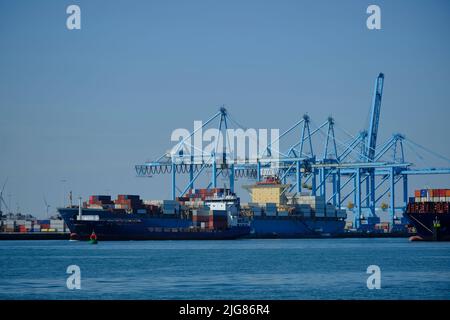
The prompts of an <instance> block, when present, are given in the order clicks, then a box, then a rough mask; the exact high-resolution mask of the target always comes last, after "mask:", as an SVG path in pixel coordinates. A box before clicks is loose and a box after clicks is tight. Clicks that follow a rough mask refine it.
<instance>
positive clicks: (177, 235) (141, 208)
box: [58, 189, 250, 241]
mask: <svg viewBox="0 0 450 320" xmlns="http://www.w3.org/2000/svg"><path fill="white" fill-rule="evenodd" d="M224 191H225V190H223V189H209V190H204V191H203V192H202V193H201V194H193V193H191V197H189V198H188V199H189V202H190V201H191V200H192V201H193V202H196V200H197V199H198V198H200V199H201V198H203V199H204V200H202V202H203V205H201V206H200V205H199V206H198V207H197V208H194V207H187V206H186V205H184V203H185V202H186V201H183V200H185V199H180V198H179V199H177V200H173V201H172V200H164V201H143V200H142V199H140V196H138V195H119V196H118V198H117V199H116V200H114V201H113V200H111V196H106V195H96V196H91V197H90V198H89V202H85V203H83V204H81V200H80V203H79V205H78V206H70V207H68V208H58V212H59V213H60V215H61V217H62V218H63V219H64V221H65V223H66V224H67V226H68V227H69V229H70V232H71V238H72V239H77V240H87V239H89V237H90V235H91V234H92V233H93V232H95V234H96V235H97V238H98V239H99V240H100V241H102V240H226V239H236V238H239V237H243V236H245V235H247V234H249V233H250V227H249V223H248V221H247V220H246V219H243V218H242V217H239V211H238V210H237V208H235V207H234V206H233V203H234V202H233V201H229V198H233V199H234V198H235V195H232V194H229V193H225V192H224Z"/></svg>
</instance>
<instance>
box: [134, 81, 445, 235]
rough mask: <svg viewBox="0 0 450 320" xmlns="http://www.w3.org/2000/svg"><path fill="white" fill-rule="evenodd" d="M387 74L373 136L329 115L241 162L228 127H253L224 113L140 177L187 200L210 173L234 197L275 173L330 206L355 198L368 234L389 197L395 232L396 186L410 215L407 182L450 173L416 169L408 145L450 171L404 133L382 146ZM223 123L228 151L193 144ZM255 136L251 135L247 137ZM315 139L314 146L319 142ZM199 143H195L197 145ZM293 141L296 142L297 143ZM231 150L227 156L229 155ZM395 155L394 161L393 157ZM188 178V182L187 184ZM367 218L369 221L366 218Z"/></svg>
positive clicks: (377, 95) (298, 125) (376, 99)
mask: <svg viewBox="0 0 450 320" xmlns="http://www.w3.org/2000/svg"><path fill="white" fill-rule="evenodd" d="M383 86H384V75H383V74H382V73H380V74H379V75H378V77H377V78H376V81H375V88H374V93H373V98H372V105H371V111H370V112H371V116H370V122H369V128H368V130H363V131H361V132H360V133H359V134H358V135H357V136H353V135H351V134H350V133H348V132H347V131H346V130H345V129H343V128H340V127H339V126H336V122H335V120H334V118H332V117H331V116H330V117H329V118H328V119H327V120H326V121H324V122H323V123H321V124H319V125H315V123H314V122H313V121H312V119H311V118H310V117H309V116H308V115H307V114H305V115H303V116H302V117H301V119H299V120H298V121H296V122H295V123H294V124H293V125H292V126H290V127H289V128H288V129H287V130H285V131H284V132H282V133H281V134H279V136H278V137H277V138H276V139H273V140H272V141H271V142H270V143H268V144H267V145H266V146H265V147H264V148H263V150H258V153H257V156H256V157H255V158H252V159H250V158H244V159H242V158H239V157H237V155H236V154H235V153H233V152H230V150H232V148H228V149H227V148H226V147H227V146H229V145H230V142H231V140H232V137H229V136H228V129H229V128H231V127H233V129H236V130H242V131H243V132H244V133H245V132H248V130H249V129H247V128H245V127H243V126H242V125H240V124H239V122H238V121H236V120H235V119H234V118H233V117H232V116H231V115H230V113H229V112H228V111H227V109H225V107H223V106H222V107H220V109H219V111H218V112H217V113H216V114H214V115H213V116H212V117H210V118H209V119H208V120H207V121H205V122H204V123H202V125H201V126H199V127H197V128H194V130H193V131H192V132H191V133H190V134H189V135H188V136H186V137H184V138H183V139H181V140H180V141H179V142H178V143H177V144H176V145H175V146H174V147H173V148H172V150H171V152H168V153H165V154H163V155H162V156H161V157H159V158H157V159H156V161H148V162H146V163H144V164H139V165H136V166H135V171H136V174H137V176H139V177H151V176H153V175H155V174H170V175H171V180H172V192H171V194H172V198H173V199H175V198H176V197H177V196H183V195H185V194H186V193H187V192H188V191H189V189H192V188H194V185H196V184H197V183H198V180H199V177H200V176H202V174H205V172H208V173H210V175H211V177H210V179H208V180H209V182H208V183H207V185H206V187H207V188H216V187H217V183H218V182H217V178H218V177H219V176H223V177H225V178H226V179H227V180H228V184H229V188H230V189H231V190H233V191H234V188H235V180H237V179H256V180H257V181H259V180H261V179H262V177H263V176H265V175H277V176H278V177H279V178H280V180H281V181H283V182H284V183H289V184H290V188H287V189H286V192H289V193H300V192H303V191H304V189H307V191H308V192H310V193H311V194H313V195H320V196H323V197H324V198H325V199H326V201H327V202H328V203H332V204H333V205H335V206H336V207H340V208H342V207H343V204H344V203H345V201H347V200H349V199H351V198H350V197H352V196H353V204H354V206H353V208H352V210H353V212H354V226H355V227H356V228H357V229H362V228H363V226H362V224H361V221H362V220H363V219H364V220H366V221H369V222H370V223H368V224H365V228H367V226H369V228H370V226H372V225H374V224H375V223H376V222H377V221H379V218H378V217H377V215H376V208H377V203H380V201H381V200H382V199H384V198H386V197H388V198H389V210H390V220H391V226H395V220H396V211H395V210H396V185H397V184H400V185H402V187H403V201H402V205H401V206H399V207H398V208H399V209H404V208H405V207H406V205H407V202H408V176H409V175H429V174H450V167H444V168H416V167H414V166H413V164H412V163H410V162H407V161H406V160H405V152H404V145H405V144H406V145H408V146H409V147H411V148H415V149H420V150H422V151H425V152H427V153H429V154H432V155H434V156H435V157H439V158H440V159H441V160H444V161H445V162H446V163H448V164H449V166H450V159H447V158H445V157H443V156H441V155H439V154H437V153H436V152H433V151H432V150H429V149H427V148H426V147H423V146H421V145H419V144H417V143H415V142H413V141H411V140H409V139H407V138H406V137H405V136H404V135H402V134H399V133H395V134H393V135H392V137H391V138H389V139H388V140H387V141H385V142H384V143H382V144H381V145H380V146H377V138H378V128H379V123H380V112H381V100H382V96H383ZM215 121H217V122H218V124H216V126H215V128H217V129H218V132H220V133H221V134H222V136H223V137H224V139H223V143H222V145H220V144H219V143H218V140H217V142H215V143H214V144H212V145H210V148H209V149H208V150H205V149H203V148H202V147H201V146H200V147H199V146H197V145H195V143H193V141H192V140H193V139H194V138H195V137H196V136H198V135H201V134H202V131H203V130H206V129H207V128H209V127H210V126H212V124H213V123H215ZM336 128H337V129H339V130H340V131H341V132H342V133H343V134H344V135H345V138H344V139H339V138H338V137H337V136H336V134H335V129H336ZM292 135H294V136H296V137H298V138H297V139H295V140H297V141H296V142H295V143H294V144H292V142H291V143H289V142H288V145H289V146H288V147H287V148H286V149H285V150H284V151H283V150H280V149H281V147H277V146H281V145H282V142H284V141H285V140H287V138H288V137H289V136H290V137H291V138H292ZM249 137H250V138H251V135H249ZM314 139H315V141H316V143H314V142H313V140H314ZM194 140H195V139H194ZM318 140H319V141H320V142H319V143H323V146H322V148H323V149H322V150H323V153H322V154H321V155H319V154H317V153H315V151H316V150H317V149H318V146H317V141H318ZM291 141H292V140H291ZM227 150H228V152H227ZM389 154H390V155H391V156H390V157H388V155H389ZM178 175H187V183H186V184H184V185H181V181H180V180H182V179H178V178H177V176H178ZM184 180H186V179H184ZM364 213H366V216H365V215H364Z"/></svg>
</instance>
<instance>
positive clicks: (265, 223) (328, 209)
mask: <svg viewBox="0 0 450 320" xmlns="http://www.w3.org/2000/svg"><path fill="white" fill-rule="evenodd" d="M289 187H290V185H289V184H282V183H281V182H280V181H279V179H278V178H277V177H267V178H266V179H265V180H263V181H260V182H257V183H256V184H253V185H249V186H244V188H246V189H247V190H248V191H249V192H250V195H251V199H252V202H250V203H248V204H246V205H243V206H242V211H243V212H245V213H246V215H247V216H249V217H250V219H251V227H252V232H251V237H256V238H313V237H333V236H338V235H342V234H343V233H344V228H345V220H346V218H347V213H346V210H342V209H339V208H336V207H335V206H333V205H332V204H330V203H326V202H325V198H324V197H323V196H314V195H310V194H309V193H300V194H288V193H287V190H288V189H289Z"/></svg>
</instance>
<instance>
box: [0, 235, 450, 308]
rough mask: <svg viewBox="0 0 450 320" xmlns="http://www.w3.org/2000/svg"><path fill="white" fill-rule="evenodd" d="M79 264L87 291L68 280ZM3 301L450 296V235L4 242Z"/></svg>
mask: <svg viewBox="0 0 450 320" xmlns="http://www.w3.org/2000/svg"><path fill="white" fill-rule="evenodd" d="M72 264H76V265H78V266H79V267H80V268H81V290H68V289H67V287H66V279H67V277H68V276H69V275H68V274H66V268H67V266H69V265H72ZM369 265H378V266H379V267H380V268H381V289H380V290H368V289H367V286H366V281H367V277H368V276H369V275H368V274H366V270H367V267H368V266H369ZM0 299H450V243H417V242H416V243H411V242H408V241H407V239H323V240H317V239H316V240H237V241H146V242H100V243H99V244H98V245H90V244H88V243H86V242H69V241H0Z"/></svg>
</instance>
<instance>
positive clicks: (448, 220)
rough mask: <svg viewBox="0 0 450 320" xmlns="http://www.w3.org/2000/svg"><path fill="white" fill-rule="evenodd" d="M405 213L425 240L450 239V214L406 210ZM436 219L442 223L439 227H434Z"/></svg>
mask: <svg viewBox="0 0 450 320" xmlns="http://www.w3.org/2000/svg"><path fill="white" fill-rule="evenodd" d="M405 215H406V216H407V217H408V219H409V221H410V222H411V224H412V225H413V226H414V228H415V229H416V230H417V234H418V235H419V236H420V238H422V239H423V240H426V241H432V240H434V241H450V214H439V213H431V212H427V213H411V212H406V213H405ZM436 219H437V220H438V221H439V223H440V228H438V229H435V228H434V221H435V220H436Z"/></svg>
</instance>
